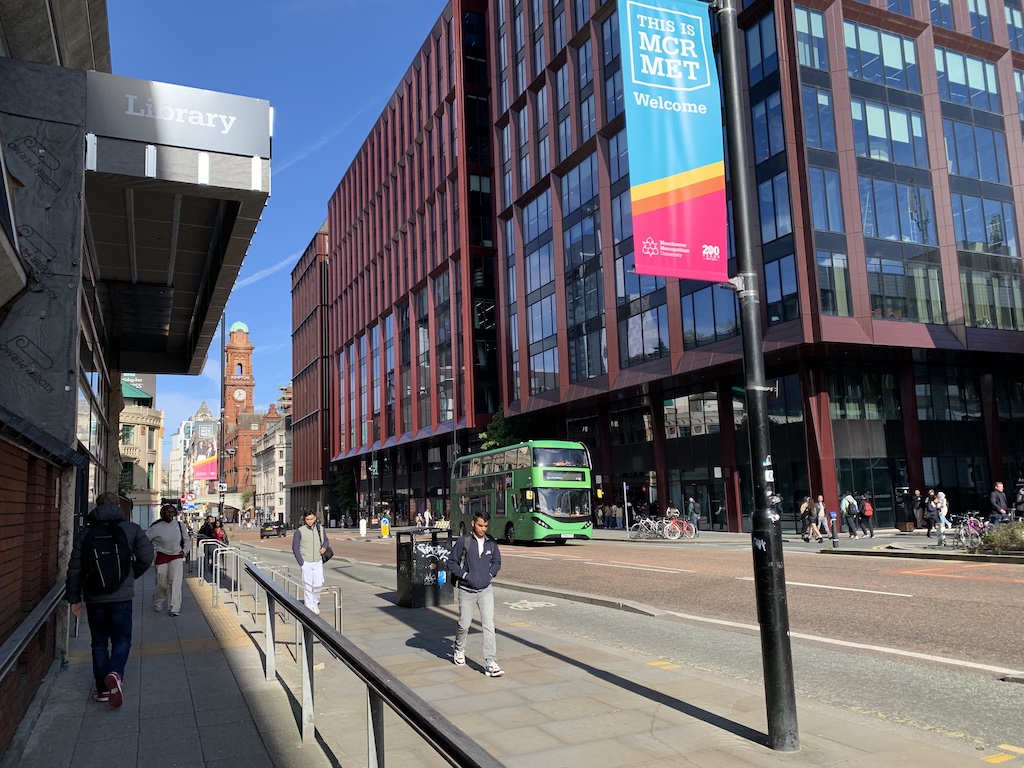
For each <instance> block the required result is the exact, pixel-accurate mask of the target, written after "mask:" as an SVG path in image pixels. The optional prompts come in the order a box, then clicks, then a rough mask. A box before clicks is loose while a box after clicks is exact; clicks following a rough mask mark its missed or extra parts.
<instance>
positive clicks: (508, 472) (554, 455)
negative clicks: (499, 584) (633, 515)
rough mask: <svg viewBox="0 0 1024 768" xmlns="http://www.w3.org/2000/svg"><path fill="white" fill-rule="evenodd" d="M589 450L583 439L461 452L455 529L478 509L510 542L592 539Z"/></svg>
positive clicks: (464, 527) (465, 527)
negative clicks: (477, 451)
mask: <svg viewBox="0 0 1024 768" xmlns="http://www.w3.org/2000/svg"><path fill="white" fill-rule="evenodd" d="M591 481H592V478H591V467H590V452H589V451H588V450H587V446H585V445H584V444H583V443H574V442H567V441H564V440H531V441H529V442H526V443H519V444H518V445H510V446H508V447H507V448H498V449H496V450H493V451H484V452H482V453H474V454H472V455H470V456H462V457H460V458H459V459H458V460H456V462H455V464H454V465H453V466H452V484H451V487H452V499H453V503H452V507H451V528H452V530H453V531H457V532H459V533H460V534H461V533H465V532H467V531H469V529H470V525H471V523H472V520H473V516H474V515H475V514H476V512H477V511H478V510H480V511H483V512H486V513H487V514H488V515H489V516H490V518H491V528H490V532H491V535H492V536H494V537H496V538H504V539H505V541H507V542H509V543H510V544H512V543H515V542H520V541H523V542H527V541H556V542H558V543H559V544H564V543H565V542H567V541H569V540H570V539H589V538H590V536H591V533H592V531H593V523H592V522H591V515H590V511H591V509H592V504H591V487H592V486H591Z"/></svg>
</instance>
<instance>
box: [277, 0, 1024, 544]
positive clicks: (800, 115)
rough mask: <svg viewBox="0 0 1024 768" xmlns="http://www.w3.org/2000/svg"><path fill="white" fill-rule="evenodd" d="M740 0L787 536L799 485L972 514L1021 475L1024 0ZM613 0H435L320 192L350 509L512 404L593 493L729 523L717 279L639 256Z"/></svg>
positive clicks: (330, 414) (733, 402) (745, 475)
mask: <svg viewBox="0 0 1024 768" xmlns="http://www.w3.org/2000/svg"><path fill="white" fill-rule="evenodd" d="M744 6H745V7H743V8H742V9H741V10H740V13H739V17H738V18H739V25H740V27H741V39H742V40H743V42H744V43H745V45H744V60H743V61H742V62H741V63H740V66H741V67H742V70H743V73H744V76H745V80H746V84H747V91H746V93H745V109H746V118H747V120H748V121H749V123H748V128H749V130H750V134H751V136H752V139H753V140H752V146H750V148H749V157H748V162H749V164H750V167H751V169H752V171H753V176H754V178H755V183H756V190H755V193H756V194H755V199H756V201H757V206H758V210H757V211H755V212H752V213H753V215H754V216H755V217H756V219H757V221H758V223H759V234H760V242H759V243H758V247H757V253H756V254H755V258H756V263H757V264H758V279H759V289H760V297H761V302H760V307H759V310H760V315H761V323H762V326H763V332H764V354H765V360H766V366H767V374H768V377H769V381H770V383H771V384H772V385H773V386H775V387H776V389H775V391H774V392H773V394H772V395H771V396H770V399H769V403H768V405H769V418H770V433H771V458H772V468H773V469H774V473H775V479H776V488H777V490H778V492H779V494H780V495H781V496H782V498H783V502H784V506H783V511H784V513H785V514H786V517H785V518H784V522H785V525H787V526H791V525H793V522H792V521H793V519H794V511H795V503H794V502H795V500H797V499H798V498H800V497H801V496H802V495H804V494H808V493H815V494H817V493H822V494H823V495H824V497H825V499H826V502H827V505H828V508H830V509H835V508H837V503H838V498H839V494H840V492H841V491H845V490H852V491H855V492H868V493H870V494H872V495H873V497H874V501H875V509H876V510H877V513H878V518H877V519H878V523H879V524H880V525H891V524H893V522H894V520H895V518H896V515H897V514H899V512H900V509H899V506H900V505H899V497H900V496H901V494H902V490H901V489H903V488H906V487H911V488H914V487H919V488H927V487H935V488H937V489H943V490H945V491H946V493H947V495H948V496H950V498H951V499H952V500H953V507H954V508H960V509H963V508H970V507H974V506H976V505H977V504H979V497H980V495H981V494H984V493H987V491H988V490H989V488H990V485H991V483H992V482H993V481H995V480H1004V481H1006V482H1007V484H1008V485H1012V483H1013V482H1014V481H1015V480H1017V477H1018V476H1019V474H1020V472H1021V468H1022V467H1024V436H1022V431H1021V430H1020V429H1019V425H1020V423H1021V417H1022V416H1024V383H1022V375H1021V374H1022V371H1024V366H1022V362H1024V333H1022V331H1024V302H1022V297H1021V276H1022V275H1021V251H1020V242H1019V238H1018V235H1017V230H1018V222H1019V221H1020V220H1021V216H1022V214H1024V207H1022V205H1021V203H1022V200H1020V199H1019V198H1022V197H1024V170H1022V169H1024V145H1022V120H1024V16H1022V12H1021V9H1020V3H1019V2H1014V1H1012V0H1011V1H1010V2H1006V3H1005V4H1004V3H997V2H990V0H928V1H926V0H872V1H871V2H858V1H856V0H839V1H837V2H816V1H815V2H810V1H808V2H802V3H797V4H792V3H781V2H775V3H772V2H767V1H766V0H760V1H757V2H748V3H745V4H744ZM621 7H625V4H624V3H622V4H620V3H617V2H614V1H613V0H607V1H605V2H600V1H599V0H556V1H553V0H493V1H492V2H483V1H482V0H477V1H476V2H474V1H472V0H452V2H451V3H449V4H448V6H447V7H446V8H445V10H444V12H443V14H442V16H441V18H440V19H439V20H438V22H437V24H436V25H435V27H434V28H433V30H432V31H431V33H430V35H429V36H428V37H427V39H426V40H425V41H424V43H423V45H422V46H421V48H420V50H419V51H410V52H409V53H410V58H411V60H412V63H411V64H410V66H409V68H408V70H407V71H406V74H405V76H404V77H403V79H402V81H401V82H400V83H399V84H398V86H397V88H396V90H395V92H394V93H393V94H392V96H391V99H390V100H389V102H388V104H387V106H386V108H385V109H384V110H383V112H382V113H381V115H380V116H379V118H378V120H377V122H376V124H375V125H374V126H373V129H372V130H371V131H370V133H369V135H368V136H367V138H366V140H365V142H364V144H363V146H362V148H361V149H360V151H359V152H358V154H357V156H356V157H355V159H354V160H353V162H352V164H351V166H350V167H349V169H348V171H347V172H346V173H345V175H344V177H343V178H342V180H341V182H340V184H339V185H338V187H337V189H336V191H335V192H334V194H333V196H332V197H331V199H330V201H329V204H328V217H327V238H326V243H324V244H323V246H322V247H324V248H325V254H326V255H325V256H324V257H323V258H324V260H325V261H326V262H327V265H328V266H327V267H326V270H327V276H326V295H325V298H324V303H325V305H326V314H325V316H324V318H323V323H322V328H323V331H322V332H323V333H324V338H326V340H327V351H326V366H327V368H328V369H329V374H328V375H327V381H328V391H327V397H326V401H325V402H324V405H323V412H324V413H325V414H326V426H327V429H328V432H329V439H330V452H331V460H332V462H333V463H332V470H333V471H335V472H338V473H345V472H349V473H352V475H353V476H354V477H355V479H356V480H357V482H358V483H359V490H360V494H361V503H365V500H366V499H367V498H368V496H369V494H370V493H371V490H372V491H373V492H374V493H376V494H378V495H379V496H380V499H381V500H383V501H386V502H390V503H391V504H392V505H393V506H394V508H396V509H409V508H410V507H411V504H413V503H414V501H415V499H417V498H420V497H422V496H424V495H426V496H430V497H433V496H435V495H444V494H445V493H446V489H447V480H446V474H447V471H448V468H449V466H450V463H451V459H452V452H453V448H455V449H461V450H463V451H465V450H467V449H472V448H473V447H474V445H475V444H476V443H475V439H476V436H477V434H478V432H479V430H480V429H481V428H482V427H485V426H486V424H487V423H488V420H489V419H490V417H491V414H492V413H494V412H495V410H496V409H497V408H499V407H503V408H504V412H505V414H506V415H507V416H510V417H512V418H514V419H517V420H519V419H522V420H523V421H524V422H525V423H526V424H527V425H528V429H529V430H530V433H531V434H533V435H535V436H552V435H556V436H559V437H565V438H572V439H579V440H582V441H583V442H585V443H586V444H587V445H588V446H590V449H591V452H592V455H593V459H594V464H595V472H596V475H597V477H598V483H599V486H600V487H601V488H602V489H603V491H604V495H605V498H611V497H615V496H618V497H621V495H622V494H623V493H625V494H626V496H627V497H629V500H630V501H632V502H633V503H634V504H635V505H636V504H641V503H645V502H646V503H652V504H654V505H656V506H657V507H659V508H662V509H663V508H664V506H665V504H666V502H667V501H668V499H669V498H671V499H673V500H675V502H676V503H677V504H679V503H680V502H681V500H682V499H683V498H685V497H688V496H694V497H696V498H697V500H698V501H699V502H700V503H701V506H702V508H703V510H704V511H705V514H708V513H710V514H711V515H712V516H715V515H717V517H714V518H713V520H714V521H716V522H721V523H722V524H727V525H728V527H729V528H730V529H731V530H740V529H742V527H743V526H744V524H745V518H744V513H745V512H748V511H749V508H750V502H751V500H750V494H749V490H745V488H746V489H749V478H750V466H749V460H748V442H747V422H746V419H747V415H746V412H745V406H744V391H743V381H744V379H743V375H742V352H741V340H740V338H739V323H738V312H737V301H736V298H735V295H734V293H733V292H732V291H731V290H729V288H728V286H726V285H713V284H708V283H699V282H693V281H685V280H678V279H674V278H668V279H666V278H659V277H650V276H645V275H640V274H637V273H636V272H635V270H634V258H633V254H634V242H633V238H632V222H631V206H630V193H629V158H630V149H631V147H632V148H633V151H634V152H635V151H636V148H638V147H645V149H649V148H648V147H646V146H645V144H644V142H645V139H644V136H638V135H631V134H630V133H629V126H628V125H627V123H626V119H625V116H624V114H623V107H624V99H625V98H628V94H625V93H624V90H623V77H622V72H623V68H624V67H626V66H628V65H629V62H628V61H623V56H622V54H621V52H620V42H619V28H618V25H619V13H620V12H621V11H620V8H621ZM711 29H712V31H715V32H716V31H717V25H716V23H715V21H714V20H712V21H711ZM708 140H709V141H718V140H720V137H719V136H709V137H708ZM727 186H728V185H727ZM732 261H733V262H734V259H732ZM730 274H735V265H734V263H733V264H732V265H731V269H730ZM296 295H298V294H297V293H296ZM305 318H306V315H305V314H304V315H302V317H300V318H298V320H303V321H304V320H305ZM295 328H296V333H297V334H298V333H299V331H300V329H301V326H300V325H299V323H298V322H297V323H296V325H295ZM308 359H310V360H312V357H308ZM296 384H297V386H296V406H295V407H296V411H297V412H298V413H312V403H313V402H314V401H313V400H312V399H310V397H311V396H310V395H309V394H308V393H307V392H306V390H305V389H303V388H301V387H299V386H298V380H297V381H296ZM306 451H308V446H307V445H306V443H305V442H300V441H298V440H297V441H296V459H295V461H296V466H298V465H300V464H301V463H303V462H305V461H306V460H307V454H306ZM374 463H376V465H377V466H378V467H379V468H380V472H379V475H377V476H374V475H372V474H370V473H369V472H368V467H369V466H371V465H372V464H374ZM374 485H375V486H376V487H374ZM399 519H400V517H399Z"/></svg>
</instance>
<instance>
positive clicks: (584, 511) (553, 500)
mask: <svg viewBox="0 0 1024 768" xmlns="http://www.w3.org/2000/svg"><path fill="white" fill-rule="evenodd" d="M533 503H534V509H536V510H537V511H538V512H543V513H544V514H545V515H548V516H549V517H583V516H585V517H590V489H588V488H583V489H580V488H572V489H570V488H534V489H533Z"/></svg>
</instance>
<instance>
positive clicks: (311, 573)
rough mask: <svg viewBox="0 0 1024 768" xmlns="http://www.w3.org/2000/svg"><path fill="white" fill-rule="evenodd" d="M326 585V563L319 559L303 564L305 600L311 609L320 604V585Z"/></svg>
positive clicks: (303, 597)
mask: <svg viewBox="0 0 1024 768" xmlns="http://www.w3.org/2000/svg"><path fill="white" fill-rule="evenodd" d="M323 585H324V563H323V560H317V561H316V562H315V563H303V564H302V586H303V590H304V592H303V596H302V599H303V602H304V603H305V604H306V607H307V608H309V610H313V609H314V608H317V607H319V605H320V587H322V586H323Z"/></svg>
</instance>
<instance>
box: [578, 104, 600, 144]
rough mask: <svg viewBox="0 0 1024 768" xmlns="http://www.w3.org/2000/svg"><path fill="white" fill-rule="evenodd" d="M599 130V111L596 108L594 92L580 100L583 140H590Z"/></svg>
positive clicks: (581, 138)
mask: <svg viewBox="0 0 1024 768" xmlns="http://www.w3.org/2000/svg"><path fill="white" fill-rule="evenodd" d="M596 131H597V112H596V111H595V110H594V94H593V93H591V94H590V95H589V96H587V98H585V99H584V100H583V101H581V102H580V133H581V134H582V135H581V136H580V140H581V141H588V140H589V139H590V137H591V136H593V135H594V133H595V132H596Z"/></svg>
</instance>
